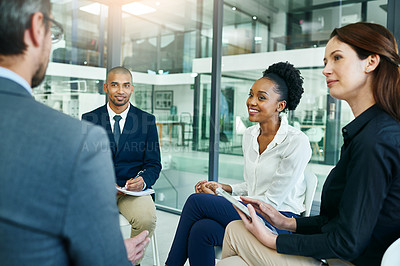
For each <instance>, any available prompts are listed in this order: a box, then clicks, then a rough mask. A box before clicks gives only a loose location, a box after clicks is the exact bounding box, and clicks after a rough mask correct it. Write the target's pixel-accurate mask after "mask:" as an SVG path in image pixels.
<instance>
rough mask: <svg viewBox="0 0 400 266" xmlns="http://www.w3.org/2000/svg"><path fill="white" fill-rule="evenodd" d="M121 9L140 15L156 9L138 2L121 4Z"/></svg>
mask: <svg viewBox="0 0 400 266" xmlns="http://www.w3.org/2000/svg"><path fill="white" fill-rule="evenodd" d="M122 10H123V11H125V12H127V13H129V14H132V15H135V16H140V15H143V14H148V13H152V12H155V11H156V10H155V9H154V8H152V7H150V6H146V5H144V4H141V3H138V2H134V3H130V4H126V5H123V6H122Z"/></svg>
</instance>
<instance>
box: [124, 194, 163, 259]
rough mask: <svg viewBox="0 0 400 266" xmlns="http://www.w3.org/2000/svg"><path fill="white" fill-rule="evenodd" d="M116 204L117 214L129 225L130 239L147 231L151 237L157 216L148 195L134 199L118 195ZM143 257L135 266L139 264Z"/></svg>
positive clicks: (133, 197)
mask: <svg viewBox="0 0 400 266" xmlns="http://www.w3.org/2000/svg"><path fill="white" fill-rule="evenodd" d="M117 204H118V208H119V212H120V213H121V214H122V215H123V216H124V217H125V218H126V219H127V220H128V222H129V223H130V224H131V237H134V236H137V235H138V234H140V233H141V232H142V231H143V230H147V231H149V237H152V236H153V233H154V230H155V229H156V221H157V216H156V207H155V205H154V201H153V199H152V198H151V196H150V195H146V196H140V197H135V196H130V195H121V194H118V195H117ZM147 247H148V246H147ZM147 247H146V249H145V252H146V250H147ZM143 257H144V256H143ZM143 257H142V258H141V259H140V260H138V261H137V262H136V264H140V262H141V261H142V259H143Z"/></svg>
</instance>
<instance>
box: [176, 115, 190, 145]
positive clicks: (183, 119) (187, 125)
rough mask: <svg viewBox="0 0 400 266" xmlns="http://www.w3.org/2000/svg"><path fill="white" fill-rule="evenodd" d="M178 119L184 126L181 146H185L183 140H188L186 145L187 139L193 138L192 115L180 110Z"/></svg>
mask: <svg viewBox="0 0 400 266" xmlns="http://www.w3.org/2000/svg"><path fill="white" fill-rule="evenodd" d="M179 121H180V122H181V123H183V125H184V126H183V127H182V129H183V128H184V130H183V132H182V136H183V137H182V146H186V145H185V141H186V140H187V141H188V145H189V143H190V142H189V141H191V140H192V139H193V121H192V115H191V114H190V113H189V112H182V113H181V115H180V118H179Z"/></svg>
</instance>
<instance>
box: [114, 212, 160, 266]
mask: <svg viewBox="0 0 400 266" xmlns="http://www.w3.org/2000/svg"><path fill="white" fill-rule="evenodd" d="M119 226H120V229H121V233H122V237H123V238H124V239H126V238H130V237H131V225H130V224H129V222H128V220H127V219H126V218H125V217H124V216H123V215H122V214H119ZM151 247H152V249H153V265H155V266H160V265H161V264H160V255H159V253H158V245H157V237H156V231H155V230H154V233H153V236H152V237H151Z"/></svg>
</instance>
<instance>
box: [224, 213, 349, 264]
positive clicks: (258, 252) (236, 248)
mask: <svg viewBox="0 0 400 266" xmlns="http://www.w3.org/2000/svg"><path fill="white" fill-rule="evenodd" d="M328 263H329V265H353V264H351V263H349V262H346V261H342V260H338V259H335V260H328ZM217 265H218V266H239V265H240V266H247V265H251V266H257V265H259V266H267V265H271V266H273V265H279V266H285V265H296V266H311V265H321V262H320V261H317V260H316V259H314V258H311V257H302V256H294V255H285V254H279V253H278V252H276V250H273V249H270V248H268V247H266V246H264V245H263V244H261V243H260V242H259V241H258V240H257V238H255V236H253V234H252V233H250V232H249V231H248V230H247V229H246V228H245V227H244V224H243V222H242V221H233V222H231V223H230V224H229V225H228V226H227V228H226V230H225V237H224V243H223V248H222V260H221V261H220V262H219V263H218V264H217Z"/></svg>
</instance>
